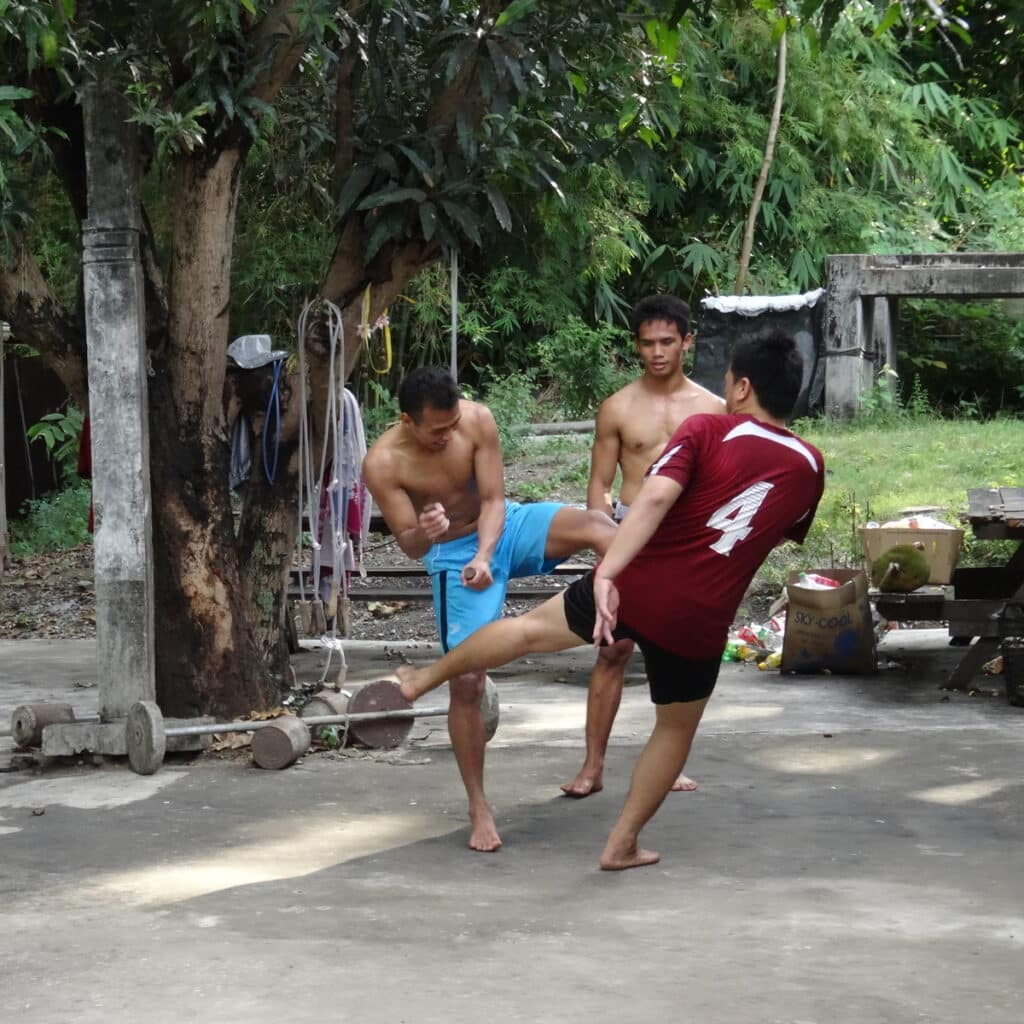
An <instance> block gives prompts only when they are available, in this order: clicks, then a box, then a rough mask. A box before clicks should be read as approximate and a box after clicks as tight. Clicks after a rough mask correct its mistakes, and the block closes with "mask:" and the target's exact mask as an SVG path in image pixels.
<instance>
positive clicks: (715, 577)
mask: <svg viewBox="0 0 1024 1024" xmlns="http://www.w3.org/2000/svg"><path fill="white" fill-rule="evenodd" d="M647 475H648V476H663V477H668V478H669V479H670V480H675V481H676V483H678V484H680V485H681V486H682V488H683V492H682V494H680V496H679V500H678V501H677V502H676V503H675V505H673V506H672V508H670V509H669V510H668V512H667V513H666V515H665V518H664V519H663V520H662V521H661V523H660V524H659V525H658V528H657V530H655V531H654V535H653V536H652V537H651V539H650V540H649V541H648V542H647V543H646V544H645V545H644V547H643V549H642V550H641V551H640V552H639V553H638V554H637V556H636V557H635V558H634V559H633V561H632V562H630V564H629V565H628V566H627V567H626V568H625V569H624V570H623V571H622V572H621V573H620V574H619V576H618V578H617V579H616V580H615V586H616V587H617V588H618V591H619V594H620V596H621V603H620V606H619V620H620V621H621V622H622V623H623V624H624V625H626V626H629V627H630V628H631V629H633V630H635V631H636V632H638V633H640V634H641V635H642V636H645V637H647V638H649V639H650V640H651V641H653V642H654V643H656V644H657V645H658V646H659V647H663V648H665V649H666V650H668V651H672V652H674V653H676V654H680V655H682V656H684V657H688V658H713V657H715V656H716V655H718V654H721V652H722V650H723V648H724V647H725V641H726V638H727V635H728V632H729V627H730V626H731V625H732V621H733V616H735V614H736V609H737V608H738V607H739V603H740V601H741V600H742V599H743V595H744V593H745V592H746V589H747V587H748V586H749V584H750V581H751V579H753V577H754V573H756V572H757V570H758V569H759V568H760V567H761V563H762V562H763V561H764V560H765V558H766V557H767V556H768V553H769V552H770V551H771V549H772V548H773V547H775V545H776V544H778V543H779V541H781V540H782V539H783V538H789V539H790V540H795V541H799V542H802V541H803V539H804V538H805V537H806V536H807V530H808V528H809V527H810V525H811V520H812V519H813V518H814V512H815V510H816V509H817V507H818V501H819V500H820V498H821V493H822V490H823V489H824V486H825V465H824V462H823V460H822V457H821V452H819V451H818V450H817V448H815V447H814V446H813V445H810V444H808V443H807V442H806V441H801V440H800V438H798V437H797V436H796V435H795V434H792V433H790V432H789V431H788V430H783V429H781V428H779V427H773V426H769V425H768V424H766V423H762V422H761V421H759V420H756V419H754V417H753V416H722V415H711V414H700V415H696V416H691V417H690V418H689V419H687V420H686V421H685V422H684V423H683V425H682V426H681V427H680V428H679V429H678V430H677V431H676V432H675V433H674V434H673V435H672V438H671V440H670V441H669V442H668V444H667V445H666V446H665V450H664V451H663V452H662V454H661V456H660V457H659V458H658V459H657V461H656V462H655V463H654V464H653V465H652V466H651V468H650V469H649V470H648V471H647Z"/></svg>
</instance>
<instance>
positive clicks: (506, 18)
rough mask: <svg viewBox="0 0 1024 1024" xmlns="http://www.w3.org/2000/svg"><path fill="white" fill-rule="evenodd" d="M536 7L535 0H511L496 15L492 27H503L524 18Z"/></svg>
mask: <svg viewBox="0 0 1024 1024" xmlns="http://www.w3.org/2000/svg"><path fill="white" fill-rule="evenodd" d="M536 9H537V0H512V3H510V4H509V5H508V7H506V8H505V10H503V11H502V12H501V14H499V15H498V20H497V21H496V22H495V23H494V27H495V28H504V27H505V26H506V25H512V24H515V22H517V21H519V20H520V19H521V18H525V17H526V16H527V15H528V14H533V12H534V11H535V10H536Z"/></svg>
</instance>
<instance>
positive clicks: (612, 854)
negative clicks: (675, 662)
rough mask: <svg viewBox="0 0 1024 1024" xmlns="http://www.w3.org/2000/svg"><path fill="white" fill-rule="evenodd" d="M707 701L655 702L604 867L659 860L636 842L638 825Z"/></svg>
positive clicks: (680, 757)
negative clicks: (652, 721)
mask: <svg viewBox="0 0 1024 1024" xmlns="http://www.w3.org/2000/svg"><path fill="white" fill-rule="evenodd" d="M706 705H707V699H705V700H695V701H688V702H687V703H685V704H658V705H657V711H656V719H655V725H654V731H653V732H652V733H651V738H650V739H649V740H648V741H647V745H646V746H645V747H644V749H643V750H642V751H641V753H640V756H639V758H637V762H636V766H635V767H634V768H633V779H632V781H631V782H630V785H629V793H628V794H627V796H626V803H625V805H624V806H623V808H622V811H621V812H620V813H619V818H618V821H616V822H615V825H614V827H613V828H612V831H611V833H610V835H609V836H608V841H607V843H606V844H605V847H604V852H603V853H602V854H601V861H600V863H601V867H602V868H603V869H604V870H605V871H621V870H623V869H625V868H638V867H644V866H645V865H647V864H657V863H658V861H659V860H661V854H658V853H655V852H654V851H653V850H642V849H641V848H640V846H639V843H638V839H639V836H640V830H641V829H642V828H643V827H644V825H646V824H647V822H648V821H650V820H651V818H652V817H653V816H654V812H655V811H657V809H658V808H659V807H660V806H661V803H662V801H663V800H664V799H665V797H666V796H667V795H668V793H669V790H671V788H672V784H673V782H674V781H675V780H676V778H677V777H678V775H679V773H680V772H681V771H682V770H683V766H684V765H685V764H686V758H687V757H688V756H689V753H690V746H691V745H692V743H693V737H694V734H695V733H696V732H697V726H698V725H699V724H700V719H701V715H703V714H704V708H705V707H706Z"/></svg>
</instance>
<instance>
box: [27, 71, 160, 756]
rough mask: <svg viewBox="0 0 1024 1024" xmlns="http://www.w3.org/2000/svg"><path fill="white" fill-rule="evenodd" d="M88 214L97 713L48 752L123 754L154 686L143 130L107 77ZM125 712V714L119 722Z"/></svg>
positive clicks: (92, 137)
mask: <svg viewBox="0 0 1024 1024" xmlns="http://www.w3.org/2000/svg"><path fill="white" fill-rule="evenodd" d="M83 112H84V118H85V153H86V170H87V175H88V197H89V217H88V220H86V221H85V223H84V224H83V226H82V242H83V250H84V251H83V265H84V271H83V274H84V293H85V334H86V342H87V345H88V360H89V414H90V419H91V433H92V446H93V461H92V487H93V505H94V508H95V513H96V515H95V521H96V527H95V533H94V538H93V547H94V558H95V566H96V641H97V663H98V668H99V703H100V707H99V711H100V722H99V723H98V724H93V723H77V724H68V725H54V726H50V727H49V728H47V729H46V732H45V735H44V737H43V753H44V754H51V755H53V754H74V753H79V752H81V751H83V750H91V751H95V752H97V753H105V754H123V753H125V752H126V741H125V723H124V719H125V717H126V716H127V714H128V709H129V708H130V707H131V705H132V704H133V703H135V701H138V700H153V699H154V697H155V694H156V679H155V658H154V624H153V533H152V517H151V507H150V490H149V416H148V409H147V384H146V370H147V358H146V347H145V317H144V308H145V307H144V299H145V294H144V291H143V287H144V286H143V277H142V264H141V261H140V258H139V235H140V229H141V223H140V217H141V213H140V211H141V206H140V202H139V190H140V180H141V172H140V163H139V153H138V142H137V134H136V128H135V127H134V126H133V125H130V124H128V116H129V111H128V109H127V105H126V103H125V101H124V99H123V97H122V96H121V95H120V94H118V93H116V92H115V91H114V90H112V89H109V88H105V87H104V85H103V84H102V83H97V84H93V85H90V86H88V87H87V88H86V90H85V94H84V97H83ZM118 719H120V720H121V721H117V720H118Z"/></svg>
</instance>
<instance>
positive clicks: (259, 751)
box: [126, 676, 500, 775]
mask: <svg viewBox="0 0 1024 1024" xmlns="http://www.w3.org/2000/svg"><path fill="white" fill-rule="evenodd" d="M497 691H498V688H497V687H496V686H495V685H494V682H493V681H492V680H491V678H490V677H489V676H488V677H487V680H486V684H485V687H484V695H483V699H482V701H481V711H482V714H483V717H484V734H485V737H486V739H488V740H489V739H491V737H492V736H493V735H494V733H495V730H496V729H497V727H498V717H499V714H500V709H499V705H498V692H497ZM315 701H316V702H319V705H318V704H317V703H316V702H311V704H310V705H307V708H306V709H304V712H308V711H310V710H313V711H316V710H318V709H319V707H323V706H324V704H326V705H327V706H328V707H331V708H336V709H338V711H337V713H335V714H326V715H325V714H308V713H303V715H302V717H301V718H296V717H294V716H292V715H284V716H281V717H280V718H269V719H265V720H262V721H233V722H223V723H215V722H214V723H203V724H201V725H180V726H171V727H166V726H165V725H164V718H163V714H162V712H161V711H160V708H159V707H158V706H157V705H156V703H154V702H153V701H148V700H141V701H137V702H136V703H135V704H133V705H132V706H131V707H130V708H129V709H128V721H127V727H126V734H127V746H128V763H129V764H130V765H131V768H132V770H133V771H135V772H137V773H138V774H139V775H152V774H153V773H154V772H156V771H158V770H159V769H160V766H161V765H162V764H163V761H164V756H165V754H166V751H167V738H168V737H169V736H210V735H214V734H219V733H228V732H251V733H253V739H252V754H253V759H254V760H255V762H256V763H257V764H258V765H259V766H260V767H261V768H273V769H278V768H287V767H288V766H289V765H291V764H294V763H295V762H296V761H297V760H298V759H299V758H300V757H301V756H302V755H303V754H304V753H305V752H306V751H307V750H308V749H309V746H310V743H311V741H312V734H311V732H310V729H311V728H317V727H319V726H324V725H341V726H344V727H345V732H346V738H347V737H351V738H353V739H356V740H359V741H360V742H362V743H364V744H366V745H367V746H371V747H377V748H383V749H389V748H392V747H397V746H398V745H399V744H400V743H401V742H402V741H403V740H404V739H405V738H406V736H408V734H409V732H410V730H411V729H412V723H413V720H414V719H417V718H438V717H441V716H443V715H447V714H448V709H447V708H441V707H432V708H422V709H417V708H414V707H412V706H411V705H410V704H409V702H408V701H406V700H405V698H404V697H402V695H401V693H400V691H399V689H398V684H397V683H395V682H394V681H393V680H390V679H381V680H377V681H376V682H373V683H368V684H366V685H365V686H362V687H360V688H359V689H356V690H351V691H349V690H343V691H341V692H340V693H339V694H330V695H325V694H323V693H321V694H318V695H317V698H316V699H315Z"/></svg>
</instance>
